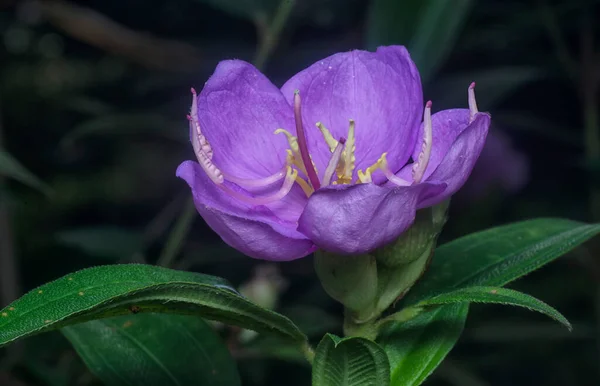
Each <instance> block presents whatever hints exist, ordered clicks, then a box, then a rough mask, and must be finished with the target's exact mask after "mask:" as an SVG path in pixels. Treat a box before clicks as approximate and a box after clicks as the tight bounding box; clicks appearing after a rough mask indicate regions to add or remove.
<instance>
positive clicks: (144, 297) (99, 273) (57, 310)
mask: <svg viewBox="0 0 600 386" xmlns="http://www.w3.org/2000/svg"><path fill="white" fill-rule="evenodd" d="M139 312H159V313H176V314H189V315H198V316H201V317H204V318H207V319H212V320H218V321H221V322H224V323H229V324H233V325H236V326H240V327H243V328H247V329H251V330H255V331H257V332H261V333H270V334H274V335H276V336H279V337H281V338H284V339H287V340H292V341H295V342H297V343H299V344H304V342H305V340H306V337H305V336H304V334H303V333H302V332H301V331H300V330H299V329H298V328H297V327H296V326H295V325H294V324H293V323H292V322H291V321H290V320H289V319H288V318H286V317H284V316H282V315H280V314H277V313H275V312H272V311H269V310H266V309H264V308H261V307H259V306H257V305H255V304H253V303H251V302H250V301H248V300H247V299H245V298H244V297H242V296H241V295H240V294H239V293H238V292H236V291H235V290H234V289H233V288H232V287H231V286H230V285H229V284H228V283H227V282H226V281H225V280H223V279H221V278H217V277H213V276H208V275H202V274H197V273H192V272H183V271H174V270H170V269H166V268H160V267H155V266H149V265H139V264H130V265H109V266H101V267H96V268H90V269H85V270H83V271H79V272H76V273H73V274H71V275H67V276H65V277H63V278H61V279H58V280H56V281H53V282H51V283H48V284H45V285H43V286H41V287H39V288H37V289H35V290H33V291H31V292H29V293H27V294H26V295H24V296H23V297H22V298H20V299H18V300H17V301H15V302H14V303H12V304H11V305H9V306H8V307H6V308H5V309H3V310H2V311H0V346H3V345H5V344H7V343H10V342H13V341H15V340H17V339H19V338H23V337H26V336H29V335H32V334H35V333H40V332H45V331H50V330H55V329H58V328H62V327H65V326H68V325H72V324H76V323H81V322H84V321H89V320H94V319H100V318H104V317H110V316H119V315H124V314H131V313H133V314H136V313H139Z"/></svg>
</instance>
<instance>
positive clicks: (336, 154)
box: [323, 138, 346, 186]
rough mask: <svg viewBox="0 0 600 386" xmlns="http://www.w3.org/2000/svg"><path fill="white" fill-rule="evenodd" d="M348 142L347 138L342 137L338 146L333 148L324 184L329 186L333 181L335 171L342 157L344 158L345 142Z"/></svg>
mask: <svg viewBox="0 0 600 386" xmlns="http://www.w3.org/2000/svg"><path fill="white" fill-rule="evenodd" d="M345 143H346V139H345V138H340V140H339V142H338V144H337V146H336V147H335V149H334V150H333V154H332V155H331V158H330V159H329V163H328V164H327V169H325V175H324V177H323V186H327V185H329V184H330V183H331V178H332V177H333V173H334V172H335V169H336V168H337V166H338V163H339V162H340V158H342V150H344V144H345Z"/></svg>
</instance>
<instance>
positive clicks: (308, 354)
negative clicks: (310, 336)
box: [300, 341, 315, 365]
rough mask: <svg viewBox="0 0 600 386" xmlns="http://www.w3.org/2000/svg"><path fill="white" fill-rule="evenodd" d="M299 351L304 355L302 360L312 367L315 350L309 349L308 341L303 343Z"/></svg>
mask: <svg viewBox="0 0 600 386" xmlns="http://www.w3.org/2000/svg"><path fill="white" fill-rule="evenodd" d="M300 351H302V354H304V358H306V360H307V361H308V363H310V364H311V365H312V364H313V361H314V360H315V350H314V349H313V348H312V347H311V345H310V343H308V341H306V342H304V344H303V345H302V346H301V347H300Z"/></svg>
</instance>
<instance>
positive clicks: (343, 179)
mask: <svg viewBox="0 0 600 386" xmlns="http://www.w3.org/2000/svg"><path fill="white" fill-rule="evenodd" d="M355 126H356V125H355V123H354V119H351V120H350V126H349V127H348V141H346V147H345V149H344V153H343V154H342V157H343V162H342V164H343V166H344V167H343V169H342V171H341V173H340V175H339V176H338V180H339V182H340V183H342V184H349V183H350V182H352V173H353V172H354V168H355V161H356V157H355V156H354V152H355V151H356V145H355V142H354V141H355V137H354V128H355Z"/></svg>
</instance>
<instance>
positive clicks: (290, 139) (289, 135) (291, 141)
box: [275, 129, 300, 154]
mask: <svg viewBox="0 0 600 386" xmlns="http://www.w3.org/2000/svg"><path fill="white" fill-rule="evenodd" d="M275 134H284V135H285V136H286V137H287V140H288V143H289V144H290V148H291V149H292V151H293V152H294V154H298V152H299V151H300V149H299V148H298V138H296V137H294V136H293V135H292V133H290V132H289V131H287V130H284V129H277V130H275Z"/></svg>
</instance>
